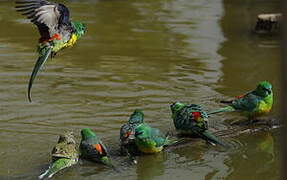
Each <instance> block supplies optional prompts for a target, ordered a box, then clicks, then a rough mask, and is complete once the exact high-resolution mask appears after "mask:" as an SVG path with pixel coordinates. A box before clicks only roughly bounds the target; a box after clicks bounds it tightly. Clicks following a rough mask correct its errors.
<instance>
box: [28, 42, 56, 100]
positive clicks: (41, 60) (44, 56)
mask: <svg viewBox="0 0 287 180" xmlns="http://www.w3.org/2000/svg"><path fill="white" fill-rule="evenodd" d="M51 52H52V48H51V47H44V48H43V49H41V50H40V57H39V58H38V60H37V62H36V64H35V66H34V69H33V71H32V74H31V76H30V80H29V85H28V99H29V102H32V99H31V89H32V85H33V81H34V79H35V78H36V76H37V73H38V71H39V70H40V69H41V68H42V66H43V65H44V64H45V62H46V61H47V59H48V58H49V56H50V54H51Z"/></svg>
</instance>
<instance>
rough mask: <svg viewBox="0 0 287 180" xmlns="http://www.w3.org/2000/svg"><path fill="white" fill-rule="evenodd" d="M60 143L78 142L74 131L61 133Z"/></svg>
mask: <svg viewBox="0 0 287 180" xmlns="http://www.w3.org/2000/svg"><path fill="white" fill-rule="evenodd" d="M58 143H66V144H76V142H75V140H74V133H73V131H68V132H66V133H64V134H61V135H60V137H59V140H58Z"/></svg>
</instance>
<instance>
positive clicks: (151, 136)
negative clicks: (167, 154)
mask: <svg viewBox="0 0 287 180" xmlns="http://www.w3.org/2000/svg"><path fill="white" fill-rule="evenodd" d="M135 144H136V146H137V148H138V149H139V151H140V152H142V153H147V154H152V153H158V152H161V151H162V150H163V148H164V146H167V145H171V144H173V142H171V141H170V140H169V139H168V136H165V135H163V134H162V133H161V132H160V130H159V129H156V128H152V127H150V126H149V125H147V124H145V123H143V124H140V125H138V126H137V127H136V129H135Z"/></svg>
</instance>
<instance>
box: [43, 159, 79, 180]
mask: <svg viewBox="0 0 287 180" xmlns="http://www.w3.org/2000/svg"><path fill="white" fill-rule="evenodd" d="M76 163H77V160H73V159H66V158H61V159H58V160H56V161H55V162H53V163H52V164H51V165H50V167H49V169H48V170H46V171H45V172H44V173H43V174H41V175H40V176H39V179H45V178H51V177H52V176H53V175H54V174H56V173H57V172H59V171H60V170H62V169H64V168H67V167H70V166H72V165H74V164H76Z"/></svg>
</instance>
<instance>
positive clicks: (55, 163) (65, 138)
mask: <svg viewBox="0 0 287 180" xmlns="http://www.w3.org/2000/svg"><path fill="white" fill-rule="evenodd" d="M78 159H79V154H78V151H77V149H76V142H75V140H74V136H73V132H67V133H65V134H63V135H60V138H59V140H58V143H57V144H56V146H55V147H54V148H53V150H52V162H51V164H50V166H49V169H48V170H46V171H45V172H44V173H43V174H41V175H40V176H39V179H43V178H51V177H52V176H53V175H54V174H56V173H57V172H59V171H60V170H62V169H64V168H67V167H70V166H72V165H74V164H76V163H77V162H78Z"/></svg>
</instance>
